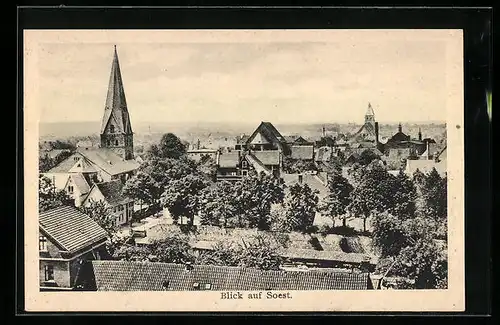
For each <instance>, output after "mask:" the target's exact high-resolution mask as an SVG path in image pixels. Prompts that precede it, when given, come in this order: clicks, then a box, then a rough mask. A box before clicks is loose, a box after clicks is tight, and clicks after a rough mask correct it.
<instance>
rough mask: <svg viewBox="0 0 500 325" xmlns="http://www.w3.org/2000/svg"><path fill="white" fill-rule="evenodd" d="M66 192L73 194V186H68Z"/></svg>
mask: <svg viewBox="0 0 500 325" xmlns="http://www.w3.org/2000/svg"><path fill="white" fill-rule="evenodd" d="M68 193H69V194H73V186H72V185H70V186H68Z"/></svg>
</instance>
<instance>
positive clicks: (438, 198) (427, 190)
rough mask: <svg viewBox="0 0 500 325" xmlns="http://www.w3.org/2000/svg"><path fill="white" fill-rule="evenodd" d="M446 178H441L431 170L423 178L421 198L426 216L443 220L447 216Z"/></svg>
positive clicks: (434, 170) (434, 169) (436, 172)
mask: <svg viewBox="0 0 500 325" xmlns="http://www.w3.org/2000/svg"><path fill="white" fill-rule="evenodd" d="M447 182H448V180H447V178H446V177H444V178H443V177H441V176H440V175H439V173H438V171H437V170H436V168H433V169H432V171H431V172H430V173H429V175H428V176H427V177H426V178H425V181H424V186H423V191H422V192H423V197H424V200H425V205H426V209H427V212H426V213H427V214H428V215H433V216H434V217H435V218H436V219H439V220H443V219H446V216H447V195H448V192H447V187H448V184H447Z"/></svg>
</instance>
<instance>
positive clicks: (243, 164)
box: [241, 160, 248, 168]
mask: <svg viewBox="0 0 500 325" xmlns="http://www.w3.org/2000/svg"><path fill="white" fill-rule="evenodd" d="M247 167H248V164H247V162H246V160H243V161H242V162H241V168H247Z"/></svg>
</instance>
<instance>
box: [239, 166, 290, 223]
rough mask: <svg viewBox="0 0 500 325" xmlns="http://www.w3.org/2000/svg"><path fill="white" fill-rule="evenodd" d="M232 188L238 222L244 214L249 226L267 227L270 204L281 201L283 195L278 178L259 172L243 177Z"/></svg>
mask: <svg viewBox="0 0 500 325" xmlns="http://www.w3.org/2000/svg"><path fill="white" fill-rule="evenodd" d="M234 190H235V194H236V206H237V208H236V211H237V214H238V215H239V218H240V223H241V219H242V216H245V217H246V218H245V219H246V220H247V222H248V225H249V226H250V227H252V228H254V227H257V228H259V229H261V230H267V229H269V226H270V212H271V206H272V205H273V204H277V203H282V202H283V199H284V196H285V194H284V192H283V187H282V186H281V182H280V180H279V179H278V178H276V177H274V176H272V175H266V174H264V173H260V174H259V175H256V176H249V177H245V178H243V179H242V180H241V181H239V182H237V183H236V184H235V188H234Z"/></svg>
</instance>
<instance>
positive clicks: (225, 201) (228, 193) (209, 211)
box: [200, 181, 238, 228]
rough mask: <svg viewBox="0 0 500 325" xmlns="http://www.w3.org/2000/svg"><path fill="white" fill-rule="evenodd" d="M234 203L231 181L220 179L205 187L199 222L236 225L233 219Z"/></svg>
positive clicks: (227, 225) (226, 225) (234, 213)
mask: <svg viewBox="0 0 500 325" xmlns="http://www.w3.org/2000/svg"><path fill="white" fill-rule="evenodd" d="M236 205H237V202H236V199H235V195H234V189H233V185H232V184H231V183H229V182H227V181H221V182H217V183H215V184H213V185H212V186H209V187H206V188H205V190H204V191H203V193H202V199H201V211H200V212H201V216H200V222H201V224H202V225H212V226H219V227H223V228H226V227H234V226H238V224H237V222H236V220H235V217H236Z"/></svg>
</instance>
